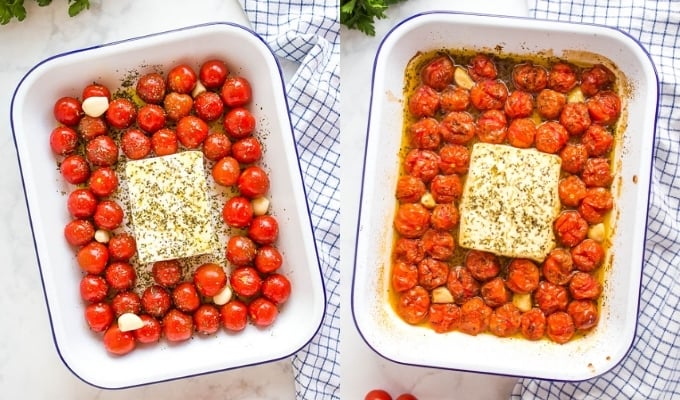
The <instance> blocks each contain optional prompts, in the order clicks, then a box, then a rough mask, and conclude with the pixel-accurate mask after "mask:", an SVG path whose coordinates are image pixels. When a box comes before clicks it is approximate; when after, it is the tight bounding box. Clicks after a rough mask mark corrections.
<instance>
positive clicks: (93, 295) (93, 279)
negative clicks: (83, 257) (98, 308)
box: [80, 274, 109, 303]
mask: <svg viewBox="0 0 680 400" xmlns="http://www.w3.org/2000/svg"><path fill="white" fill-rule="evenodd" d="M108 292H109V284H108V283H107V282H106V279H104V278H103V277H102V276H101V275H95V274H87V275H85V276H83V277H82V278H81V279H80V297H81V298H82V299H83V300H85V301H86V302H88V303H98V302H100V301H103V300H104V299H105V298H106V295H107V294H108Z"/></svg>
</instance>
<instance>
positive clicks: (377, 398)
mask: <svg viewBox="0 0 680 400" xmlns="http://www.w3.org/2000/svg"><path fill="white" fill-rule="evenodd" d="M364 400H392V396H391V395H390V394H389V393H387V392H386V391H385V390H382V389H373V390H371V391H369V392H368V393H366V396H364Z"/></svg>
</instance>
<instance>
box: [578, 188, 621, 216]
mask: <svg viewBox="0 0 680 400" xmlns="http://www.w3.org/2000/svg"><path fill="white" fill-rule="evenodd" d="M613 207H614V198H613V197H612V194H611V193H610V192H609V191H608V190H607V189H605V188H601V187H594V188H588V189H586V194H585V196H583V199H582V200H581V204H579V206H578V212H579V214H581V216H582V217H583V219H585V220H586V221H588V223H589V224H599V223H600V222H602V221H603V220H604V216H605V215H606V214H607V213H608V212H609V211H610V210H611V209H612V208H613Z"/></svg>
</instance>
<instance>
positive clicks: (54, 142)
mask: <svg viewBox="0 0 680 400" xmlns="http://www.w3.org/2000/svg"><path fill="white" fill-rule="evenodd" d="M77 145H78V133H77V132H76V131H75V130H74V129H73V128H69V127H68V126H58V127H56V128H54V129H53V130H52V133H50V148H51V149H52V152H53V153H54V154H57V155H60V156H63V155H67V154H71V153H73V151H74V150H75V149H76V146H77Z"/></svg>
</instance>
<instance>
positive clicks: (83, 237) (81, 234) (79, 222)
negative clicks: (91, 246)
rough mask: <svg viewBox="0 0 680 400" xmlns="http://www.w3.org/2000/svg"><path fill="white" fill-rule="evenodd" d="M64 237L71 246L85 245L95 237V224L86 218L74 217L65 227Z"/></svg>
mask: <svg viewBox="0 0 680 400" xmlns="http://www.w3.org/2000/svg"><path fill="white" fill-rule="evenodd" d="M64 237H65V238H66V241H67V242H68V244H70V245H71V246H83V245H86V244H88V243H89V242H91V241H92V239H93V238H94V225H92V222H90V221H89V220H86V219H74V220H73V221H70V222H69V223H68V224H66V226H65V227H64Z"/></svg>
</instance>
